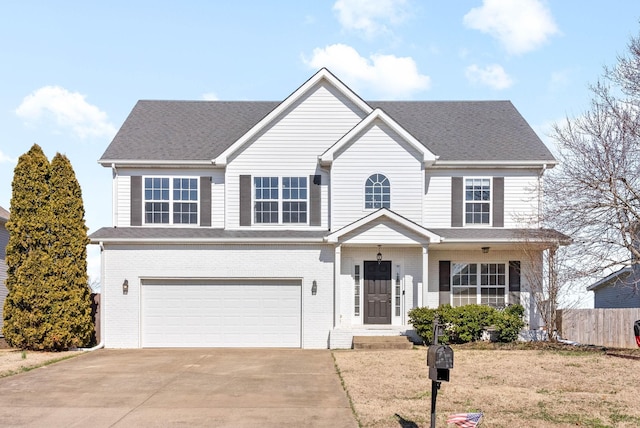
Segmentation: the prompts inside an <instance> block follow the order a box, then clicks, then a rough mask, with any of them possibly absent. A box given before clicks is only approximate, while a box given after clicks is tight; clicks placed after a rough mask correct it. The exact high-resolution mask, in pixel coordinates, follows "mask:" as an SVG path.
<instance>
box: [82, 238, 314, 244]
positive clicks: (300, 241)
mask: <svg viewBox="0 0 640 428" xmlns="http://www.w3.org/2000/svg"><path fill="white" fill-rule="evenodd" d="M98 243H104V244H140V245H156V244H249V243H254V244H323V243H325V240H324V239H323V238H151V239H150V238H101V239H99V240H92V241H91V244H98Z"/></svg>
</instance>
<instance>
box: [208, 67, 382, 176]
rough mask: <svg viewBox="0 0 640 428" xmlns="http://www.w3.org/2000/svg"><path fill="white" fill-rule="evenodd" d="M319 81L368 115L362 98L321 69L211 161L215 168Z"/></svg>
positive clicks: (368, 108) (366, 105)
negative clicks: (329, 86)
mask: <svg viewBox="0 0 640 428" xmlns="http://www.w3.org/2000/svg"><path fill="white" fill-rule="evenodd" d="M321 80H326V81H327V82H328V83H329V84H331V85H332V86H333V87H334V88H336V89H337V90H338V91H340V92H341V93H342V94H343V95H344V96H345V97H347V98H348V99H349V100H350V101H351V102H353V103H354V104H355V105H357V106H358V107H359V108H360V109H361V110H362V111H364V112H365V113H367V114H369V113H370V112H371V111H372V110H373V109H372V108H371V106H370V105H369V104H367V103H366V102H365V101H364V100H363V99H362V98H360V97H359V96H358V95H356V93H355V92H353V91H352V90H351V89H349V87H347V86H346V85H345V84H344V83H342V82H341V81H340V79H338V78H337V77H336V76H334V75H333V74H332V73H331V72H330V71H329V70H327V69H326V68H321V69H320V70H319V71H318V72H317V73H316V74H314V75H313V76H311V78H310V79H309V80H307V81H306V82H305V83H303V84H302V86H300V87H299V88H298V89H296V90H295V91H294V92H293V93H292V94H291V95H289V96H288V97H287V98H286V99H285V100H284V101H283V102H281V103H280V104H278V106H277V107H276V108H275V109H273V110H272V111H271V112H270V113H269V114H268V115H266V116H265V117H264V118H263V119H262V120H261V121H260V122H258V123H256V124H255V125H254V126H253V127H252V128H251V129H250V130H249V131H247V132H246V133H245V134H244V135H243V136H242V137H240V138H239V139H238V140H236V141H235V142H234V143H233V144H232V145H231V146H230V147H229V148H228V149H226V150H225V151H224V152H222V153H221V154H220V155H218V157H216V158H215V159H213V160H212V162H213V164H214V165H216V166H225V165H226V164H227V160H228V158H229V156H230V155H231V154H233V153H234V152H235V151H236V150H238V149H239V148H240V147H242V145H243V144H245V143H246V142H247V141H249V140H250V139H251V138H252V137H254V136H255V135H257V134H258V133H259V132H260V131H261V130H262V129H264V128H265V127H266V126H267V125H268V124H269V123H271V122H272V121H273V120H274V119H275V118H277V117H278V116H279V115H280V114H281V113H282V112H284V111H285V110H286V109H287V108H289V107H290V106H291V105H292V104H294V103H295V102H296V101H297V100H299V99H300V98H301V97H302V96H303V95H304V94H306V93H307V92H308V91H309V90H310V89H311V88H312V87H313V86H315V85H316V84H317V83H318V82H320V81H321Z"/></svg>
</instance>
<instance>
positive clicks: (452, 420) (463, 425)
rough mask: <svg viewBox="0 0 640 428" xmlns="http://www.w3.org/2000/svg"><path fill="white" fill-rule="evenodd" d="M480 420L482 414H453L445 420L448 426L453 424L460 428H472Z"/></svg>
mask: <svg viewBox="0 0 640 428" xmlns="http://www.w3.org/2000/svg"><path fill="white" fill-rule="evenodd" d="M480 419H482V413H454V414H453V415H449V417H448V418H447V423H448V424H455V425H457V426H459V427H460V428H474V427H476V426H478V424H479V423H480Z"/></svg>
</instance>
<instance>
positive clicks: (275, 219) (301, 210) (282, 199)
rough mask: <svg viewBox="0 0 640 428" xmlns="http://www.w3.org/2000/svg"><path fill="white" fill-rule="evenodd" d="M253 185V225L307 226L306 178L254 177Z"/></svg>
mask: <svg viewBox="0 0 640 428" xmlns="http://www.w3.org/2000/svg"><path fill="white" fill-rule="evenodd" d="M253 186H254V223H256V224H282V223H286V224H292V223H300V224H306V223H307V212H308V179H307V177H254V178H253ZM280 213H282V214H280Z"/></svg>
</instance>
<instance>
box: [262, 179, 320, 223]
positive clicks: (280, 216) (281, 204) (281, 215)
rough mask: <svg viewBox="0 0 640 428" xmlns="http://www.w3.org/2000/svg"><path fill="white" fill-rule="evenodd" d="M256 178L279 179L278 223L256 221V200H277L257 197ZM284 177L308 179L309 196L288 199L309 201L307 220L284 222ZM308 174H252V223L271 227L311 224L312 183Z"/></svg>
mask: <svg viewBox="0 0 640 428" xmlns="http://www.w3.org/2000/svg"><path fill="white" fill-rule="evenodd" d="M256 178H277V179H278V222H277V223H258V222H256V202H259V201H265V202H266V201H275V200H273V199H256V182H255V179H256ZM283 178H305V179H306V180H307V198H306V199H286V201H291V202H306V203H307V221H306V222H296V223H291V222H290V223H285V222H284V211H283V207H284V202H285V199H283V197H282V193H283V192H282V190H283V187H282V186H283ZM310 181H311V180H310V179H309V176H308V175H270V174H255V175H252V176H251V225H252V226H254V227H256V228H269V227H274V226H287V227H300V228H303V227H306V226H309V221H310V214H311V213H310V211H309V208H310V199H309V198H310V190H311V183H310Z"/></svg>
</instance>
